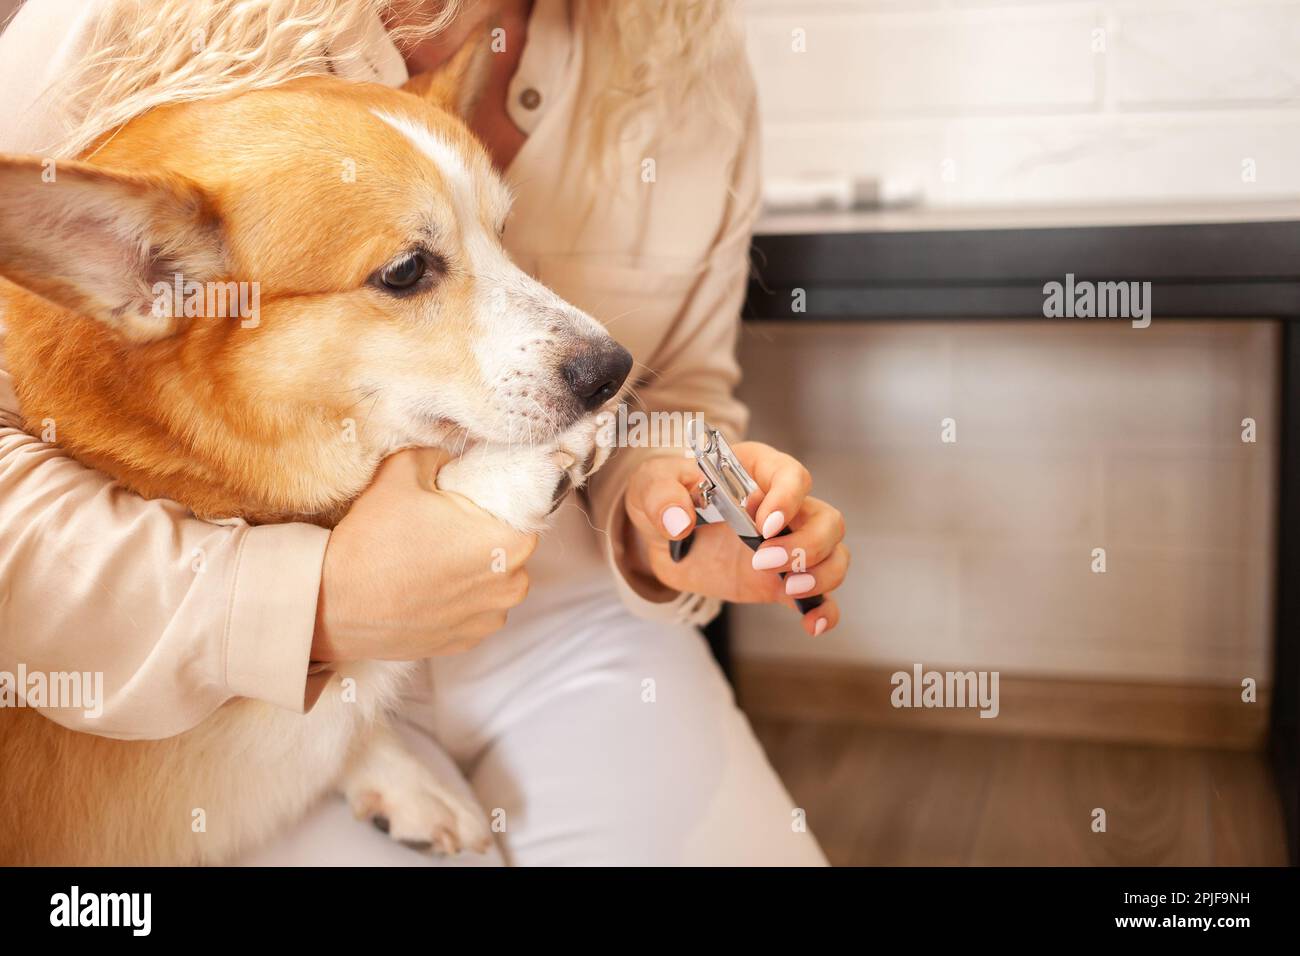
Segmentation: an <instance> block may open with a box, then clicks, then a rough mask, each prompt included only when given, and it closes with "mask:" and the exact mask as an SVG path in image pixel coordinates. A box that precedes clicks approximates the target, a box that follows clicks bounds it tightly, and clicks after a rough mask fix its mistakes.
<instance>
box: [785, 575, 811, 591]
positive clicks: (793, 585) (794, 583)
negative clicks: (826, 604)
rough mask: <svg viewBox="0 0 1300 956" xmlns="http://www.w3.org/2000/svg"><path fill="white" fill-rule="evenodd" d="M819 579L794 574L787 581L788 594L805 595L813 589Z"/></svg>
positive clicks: (786, 589)
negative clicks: (805, 592)
mask: <svg viewBox="0 0 1300 956" xmlns="http://www.w3.org/2000/svg"><path fill="white" fill-rule="evenodd" d="M816 583H817V579H816V578H815V577H813V576H812V575H811V574H792V575H790V576H789V577H788V578H786V579H785V593H786V594H803V593H804V591H809V590H811V589H812V587H813V585H814V584H816Z"/></svg>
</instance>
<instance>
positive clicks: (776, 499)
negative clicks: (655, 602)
mask: <svg viewBox="0 0 1300 956" xmlns="http://www.w3.org/2000/svg"><path fill="white" fill-rule="evenodd" d="M733 449H734V451H735V453H736V457H737V458H739V459H740V462H741V464H742V465H744V466H745V470H746V471H748V472H749V473H750V475H751V476H752V477H753V478H754V480H755V481H756V482H757V483H758V486H759V491H758V492H756V493H755V494H754V495H753V496H751V500H750V501H749V503H748V504H749V510H750V514H751V515H752V516H753V518H754V524H755V525H756V526H757V527H758V528H759V530H760V532H761V533H762V535H763V537H764V538H766V539H768V540H767V541H766V542H765V543H764V544H763V545H762V547H760V548H759V549H758V551H757V552H754V551H750V550H749V548H748V547H746V545H745V544H744V543H743V542H742V541H741V540H740V539H739V538H738V537H737V536H736V534H735V532H734V531H732V530H731V529H730V528H729V527H727V526H726V525H704V526H701V527H698V528H697V527H696V516H695V509H694V505H693V504H692V502H691V489H692V488H694V487H695V486H696V485H697V484H698V483H699V480H700V472H699V469H698V468H697V467H696V465H695V462H694V460H693V459H688V458H683V457H678V456H674V455H665V456H663V457H659V458H651V459H649V460H647V461H645V462H644V463H642V464H641V465H640V467H638V468H637V469H636V471H634V472H633V473H632V477H631V479H630V480H629V482H628V488H627V493H626V495H625V497H624V505H625V507H626V509H627V515H628V519H629V536H630V537H632V538H633V539H634V540H630V541H628V542H627V543H628V548H627V549H626V551H627V554H628V555H629V560H631V561H632V562H633V563H634V565H635V566H636V569H637V570H639V571H641V572H642V573H648V574H650V575H651V576H652V577H654V578H655V579H656V580H658V581H660V582H661V583H662V584H663V585H665V586H666V587H669V588H672V589H673V590H675V591H690V592H693V593H695V594H707V595H709V596H710V597H717V598H722V599H723V600H726V601H732V602H739V603H773V602H779V603H782V604H786V605H788V606H790V607H792V608H793V607H794V599H795V598H797V597H799V598H802V597H810V596H811V595H814V594H821V595H827V597H826V600H825V601H824V603H823V604H822V605H821V607H818V608H814V609H813V610H811V611H808V612H807V613H806V614H804V615H803V627H804V630H805V631H807V632H808V633H809V634H812V635H814V636H815V635H818V634H821V633H823V632H824V631H827V630H829V629H830V628H832V627H834V626H835V625H836V624H838V623H839V619H840V611H839V606H838V605H837V604H836V603H835V599H834V598H833V597H830V596H829V593H830V592H831V591H833V590H834V589H835V588H837V587H839V586H840V584H841V583H842V582H843V580H844V575H845V573H846V572H847V571H848V567H849V552H848V549H847V548H846V547H845V546H844V517H843V516H842V515H841V514H840V513H839V511H837V510H836V509H835V508H833V507H831V506H830V505H829V504H827V503H826V502H824V501H822V500H820V499H819V498H814V497H812V496H810V495H809V494H808V491H809V489H810V488H811V487H812V476H811V475H810V474H809V473H808V469H806V468H805V467H804V466H803V465H802V464H800V463H799V461H798V460H796V459H795V458H793V457H791V456H790V455H787V454H785V453H784V452H780V451H777V450H776V449H775V448H772V447H771V446H769V445H764V444H762V443H761V442H740V443H739V444H737V445H735V446H733ZM787 526H788V527H789V528H790V529H791V533H790V534H788V535H785V536H783V537H780V538H775V537H774V536H775V535H776V534H778V533H779V532H780V531H781V529H782V528H785V527H787ZM692 530H694V532H695V540H694V541H693V542H692V543H691V549H690V552H689V553H688V554H687V555H686V557H685V558H683V559H682V560H681V561H680V562H675V561H673V560H672V557H671V556H670V554H669V551H668V544H669V542H670V541H675V540H680V539H682V538H685V537H686V536H687V535H689V534H690V533H691V532H692ZM782 571H784V572H787V576H786V578H785V580H782V579H781V578H780V576H779V575H780V572H782Z"/></svg>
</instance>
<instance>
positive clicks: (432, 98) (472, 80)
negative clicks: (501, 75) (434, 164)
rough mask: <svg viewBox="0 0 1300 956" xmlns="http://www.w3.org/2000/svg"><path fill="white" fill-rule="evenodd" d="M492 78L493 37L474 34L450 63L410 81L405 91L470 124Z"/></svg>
mask: <svg viewBox="0 0 1300 956" xmlns="http://www.w3.org/2000/svg"><path fill="white" fill-rule="evenodd" d="M491 74H492V34H491V32H490V31H485V32H479V31H475V32H474V33H472V34H470V36H469V39H467V40H466V41H465V42H464V43H462V44H461V45H460V49H459V50H457V51H456V52H455V53H453V54H452V56H451V59H449V60H447V62H445V63H443V64H442V65H441V66H439V67H438V68H437V69H435V70H430V71H429V72H428V73H419V74H417V75H415V76H413V77H411V78H410V79H409V80H407V81H406V83H405V84H404V85H403V86H402V89H404V90H405V91H406V92H408V93H414V94H415V95H416V96H418V97H420V99H423V100H428V101H429V102H430V103H433V104H435V105H437V106H441V107H442V108H443V109H445V110H447V111H448V112H449V113H454V114H455V115H457V116H459V117H460V118H461V119H464V120H468V119H469V116H470V114H471V113H473V112H474V107H475V106H477V105H478V101H479V99H480V98H482V96H483V90H484V89H485V88H486V87H487V82H488V79H489V77H490V76H491Z"/></svg>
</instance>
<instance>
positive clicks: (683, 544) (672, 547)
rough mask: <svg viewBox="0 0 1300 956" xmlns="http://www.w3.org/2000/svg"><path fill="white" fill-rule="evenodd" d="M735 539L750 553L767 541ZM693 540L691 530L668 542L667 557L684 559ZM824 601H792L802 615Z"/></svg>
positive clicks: (817, 597)
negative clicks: (745, 546)
mask: <svg viewBox="0 0 1300 956" xmlns="http://www.w3.org/2000/svg"><path fill="white" fill-rule="evenodd" d="M789 533H790V529H789V528H785V529H783V530H781V531H779V532H777V533H776V534H774V535H772V537H773V538H781V537H784V536H785V535H787V534H789ZM737 537H739V538H740V540H741V541H743V542H745V544H747V545H748V546H749V550H750V551H757V550H758V549H759V548H761V547H762V546H763V542H764V540H768V539H765V538H763V536H762V535H743V534H742V535H737ZM694 540H695V531H694V530H693V529H692V531H691V533H690V534H688V535H687V536H686V537H684V538H681V539H679V540H677V541H669V542H668V553H669V555H671V557H672V559H673V560H674V561H680V560H681V559H682V558H684V557H686V555H687V554H689V553H690V550H691V542H692V541H694ZM785 575H786V572H784V571H782V572H781V580H782V581H784V580H785ZM825 600H826V599H825V598H824V597H823V596H822V595H820V594H814V595H813V596H812V597H806V598H795V599H794V606H795V607H797V608H798V609H799V611H800V613H802V614H807V613H808V612H809V611H811V610H812V609H813V608H817V607H821V606H822V603H823V602H824V601H825Z"/></svg>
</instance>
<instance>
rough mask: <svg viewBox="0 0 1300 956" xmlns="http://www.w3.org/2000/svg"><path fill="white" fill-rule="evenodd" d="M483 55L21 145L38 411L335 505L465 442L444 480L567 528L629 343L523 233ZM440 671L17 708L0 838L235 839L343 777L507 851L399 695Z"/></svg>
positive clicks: (264, 831) (207, 491)
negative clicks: (159, 713) (48, 148)
mask: <svg viewBox="0 0 1300 956" xmlns="http://www.w3.org/2000/svg"><path fill="white" fill-rule="evenodd" d="M486 52H487V51H486V49H485V48H484V47H483V46H482V44H479V43H474V44H467V45H466V46H465V47H464V48H462V50H461V51H459V52H458V53H457V54H456V55H455V56H453V57H452V59H451V60H449V61H448V62H447V63H446V64H445V65H444V66H443V67H442V68H440V69H439V70H438V71H436V72H435V73H433V74H425V75H422V76H420V77H417V78H415V79H413V80H412V81H411V82H410V83H409V84H407V86H406V87H404V88H403V89H391V88H387V87H383V86H378V85H371V84H359V83H350V82H345V81H342V80H339V79H337V78H334V77H326V76H323V77H311V78H303V79H299V80H295V81H292V82H290V83H287V84H284V85H282V86H278V87H275V88H273V89H265V90H256V91H251V92H245V93H242V94H238V95H234V96H228V97H223V98H214V99H208V100H198V101H192V102H184V103H177V104H171V105H168V106H165V107H161V108H158V109H155V110H152V111H149V112H146V113H144V114H143V115H141V116H139V117H137V118H135V119H134V120H132V121H131V122H129V123H128V124H126V125H125V126H124V127H122V128H121V129H119V130H118V131H116V132H115V133H114V134H113V135H111V136H109V137H107V138H105V139H104V140H102V141H101V143H100V144H99V147H98V149H97V150H95V151H92V152H91V153H89V154H87V157H86V158H83V159H82V160H79V161H71V160H70V161H67V162H58V163H55V164H53V165H51V164H50V163H48V162H44V161H42V160H41V159H39V158H22V157H0V276H3V280H0V315H2V316H3V321H4V323H5V325H6V327H7V341H6V357H7V360H8V363H9V368H10V371H11V372H12V375H13V378H14V382H15V388H16V392H17V394H18V397H19V401H20V404H21V408H22V413H23V416H24V418H25V420H26V422H27V423H28V425H29V426H30V427H31V428H33V429H34V430H35V431H37V432H39V431H40V430H41V423H42V422H44V421H46V420H52V421H53V422H55V423H57V429H56V434H57V442H58V444H59V445H61V446H62V447H63V448H65V449H66V450H67V451H68V452H69V453H70V454H72V455H73V456H75V457H76V458H77V459H79V460H80V461H81V462H83V463H84V464H86V465H88V466H91V467H93V468H96V469H98V470H100V471H102V472H105V473H107V474H109V475H111V476H112V477H113V478H115V479H116V480H117V481H118V482H119V483H120V484H121V485H122V486H124V487H126V488H129V489H131V490H132V491H134V492H136V493H137V494H140V495H142V496H144V497H147V498H160V497H161V498H170V499H173V500H175V501H178V502H180V503H181V504H183V505H185V506H187V507H188V508H189V509H191V510H192V511H193V512H194V514H196V515H198V516H199V517H203V518H207V519H211V520H217V519H227V518H242V519H245V520H247V521H249V522H251V523H264V522H280V521H310V522H315V523H317V524H320V525H323V526H326V527H329V526H332V525H333V524H334V523H335V522H337V521H338V520H339V518H341V517H342V515H343V514H344V513H346V511H347V509H348V506H349V503H350V502H351V501H352V500H353V499H354V498H355V497H356V496H357V495H358V494H359V493H360V492H361V491H362V490H363V489H364V488H365V487H366V486H367V484H368V483H369V482H370V480H371V478H372V476H373V474H374V472H375V470H376V468H377V467H378V465H379V463H380V461H381V460H382V459H383V458H384V457H385V456H387V455H389V454H391V453H392V452H394V451H396V450H399V449H402V448H408V447H443V448H447V449H448V450H449V451H451V452H453V453H455V452H458V451H460V450H461V449H462V447H464V448H465V449H466V450H465V451H464V453H463V454H461V455H460V456H459V457H458V458H456V459H455V460H453V461H452V462H450V463H449V464H447V465H446V466H444V467H443V468H442V469H441V471H440V472H439V473H438V476H437V484H438V487H439V488H441V489H443V490H446V491H452V492H456V493H459V494H462V495H464V496H465V497H467V498H469V499H470V500H472V501H474V502H475V503H477V504H478V505H480V506H481V507H483V508H485V509H486V510H488V511H489V512H491V513H493V514H494V515H496V516H497V517H499V518H500V519H501V520H503V521H505V522H507V523H508V524H510V525H512V526H514V527H515V528H519V529H527V530H538V529H540V528H541V527H542V526H543V525H544V522H545V520H546V518H547V516H548V515H549V514H550V512H551V511H552V510H553V509H554V507H555V505H556V504H557V503H558V501H559V500H560V498H562V497H563V494H564V493H565V492H566V491H567V490H568V489H569V488H571V487H574V486H578V485H581V484H582V483H583V482H584V481H585V480H586V478H587V477H588V476H589V475H590V474H591V473H592V472H593V471H594V470H595V469H596V468H597V467H599V466H600V464H602V462H603V460H604V458H605V456H606V455H607V454H608V449H607V448H606V447H605V446H606V444H607V443H605V442H601V441H598V440H597V431H598V424H597V419H598V413H599V412H600V411H602V410H603V409H604V408H606V407H608V406H610V405H612V404H613V403H614V402H615V401H616V400H617V398H618V394H619V393H620V390H621V388H622V385H623V383H624V380H625V379H626V377H627V375H628V373H629V371H630V370H631V366H632V358H631V356H630V355H629V354H628V353H627V351H625V350H624V349H623V348H622V347H621V346H620V345H618V344H617V343H616V342H615V341H614V340H613V339H612V338H611V337H610V336H609V334H608V333H607V332H606V331H605V329H604V328H603V327H602V326H601V325H600V324H599V323H598V322H597V321H596V320H595V319H593V318H591V317H590V316H588V315H586V314H584V313H583V312H581V311H579V310H578V309H577V308H575V307H573V306H572V305H570V304H569V303H567V302H565V301H563V300H562V299H560V298H559V297H558V296H556V295H555V294H554V293H552V292H551V291H549V290H548V289H546V288H544V287H543V286H542V285H540V284H539V283H538V282H536V281H535V280H534V279H532V278H531V277H529V276H528V275H527V274H525V273H524V272H523V271H522V270H520V269H519V268H518V267H516V266H515V265H514V264H513V263H511V261H510V260H509V258H508V257H507V255H506V253H505V251H504V249H503V247H502V244H501V233H502V230H503V228H504V224H505V219H506V216H507V213H508V211H509V208H510V196H509V193H508V191H507V189H506V187H505V186H504V185H503V184H502V182H501V180H500V178H499V177H498V176H497V174H496V172H495V170H494V169H493V166H492V163H491V160H490V159H489V156H488V153H487V151H486V150H485V149H484V148H483V146H482V145H481V144H480V143H479V142H478V141H477V140H475V138H474V137H473V135H472V134H471V133H470V131H469V129H468V127H467V126H466V125H465V122H464V119H463V117H465V116H466V115H467V111H468V110H469V109H470V108H471V107H472V105H473V102H474V98H475V95H476V92H477V90H479V89H481V87H482V83H483V79H484V77H485V74H486V59H487V57H486V56H485V55H484V54H486ZM182 279H183V281H182ZM245 283H248V284H252V285H253V286H254V287H255V289H256V294H255V295H253V296H251V297H250V296H242V295H239V296H236V295H234V293H235V292H236V291H238V290H239V289H242V288H243V287H244V284H245ZM212 286H215V287H218V288H221V289H230V290H231V292H232V296H233V298H234V300H236V301H237V302H238V303H242V304H245V305H246V304H248V303H249V302H250V301H251V302H254V303H256V305H257V314H256V316H250V315H248V314H247V311H248V310H247V309H234V310H232V309H226V310H224V311H225V312H232V311H233V312H236V313H237V314H234V315H226V316H225V317H212V316H207V315H202V314H200V315H196V314H194V312H195V311H196V310H195V309H192V308H190V307H189V306H190V304H191V303H192V301H194V299H195V297H193V296H191V295H189V294H188V293H187V292H186V290H192V289H194V288H200V289H202V288H206V287H212ZM198 298H202V297H201V296H200V297H198ZM182 299H183V300H184V301H182ZM348 432H351V434H346V433H348ZM345 434H346V437H345ZM457 546H464V547H472V546H473V543H472V542H466V543H458V545H457ZM486 551H487V548H486V547H485V556H484V560H490V559H491V558H490V556H489V555H488V554H487V553H486ZM213 626H214V627H215V626H218V625H217V622H214V623H213ZM413 666H414V665H411V664H405V663H393V662H383V661H373V662H361V663H356V664H348V665H341V666H339V667H337V676H336V677H335V678H334V683H333V685H332V686H331V687H327V688H326V690H325V692H324V693H323V694H322V695H321V696H320V698H319V700H318V701H317V703H316V704H315V706H314V707H313V709H312V710H311V711H310V712H309V713H307V714H305V715H300V714H294V713H290V712H288V711H285V710H282V709H280V708H277V707H275V706H273V705H270V704H268V703H265V702H262V701H258V700H252V699H233V700H230V701H228V702H227V703H226V704H225V705H223V706H222V707H220V708H218V710H217V711H216V712H214V713H213V714H212V715H211V716H209V717H208V718H206V719H205V720H203V721H202V722H201V723H200V724H198V725H197V726H195V727H194V728H193V729H191V730H189V731H187V732H185V733H183V734H180V735H178V736H175V737H171V738H167V739H162V740H119V739H112V738H108V737H101V736H95V735H91V734H84V733H77V732H74V731H71V730H68V729H66V728H64V727H62V726H60V725H58V724H56V723H54V722H53V721H51V720H48V719H47V718H45V717H44V716H42V715H41V714H40V713H39V712H38V711H36V710H33V709H31V708H27V707H9V708H3V709H0V807H2V808H3V810H2V811H0V864H9V865H12V864H71V865H104V864H111V865H185V864H219V863H224V862H229V861H231V860H233V859H235V858H236V857H237V856H238V855H239V854H240V853H241V852H244V851H247V850H249V849H251V848H253V847H256V846H258V845H260V844H262V843H264V842H265V841H266V840H268V839H269V838H270V837H272V836H273V835H274V834H275V833H276V832H277V831H279V830H281V829H283V828H284V827H286V826H288V825H289V824H291V823H293V822H294V821H295V820H297V819H299V818H301V817H302V816H303V815H304V813H305V812H306V811H307V809H308V808H309V807H310V806H311V805H312V804H313V802H315V801H316V800H318V799H319V798H320V797H321V796H322V795H324V794H326V793H328V792H329V791H330V790H331V789H336V790H338V791H340V792H341V793H342V794H343V796H344V797H345V798H346V799H347V800H348V801H349V803H350V804H351V806H352V808H353V810H354V811H355V813H356V814H357V815H358V817H361V818H372V819H374V820H375V822H376V823H378V824H380V825H381V826H382V825H383V821H382V820H381V819H380V818H383V819H384V820H386V821H387V830H388V834H389V836H390V837H391V838H392V839H394V840H397V841H401V842H404V843H408V844H413V845H417V846H419V847H421V848H432V849H435V850H440V851H444V852H448V853H455V852H459V851H460V850H462V849H473V850H479V851H481V850H484V849H486V848H487V846H488V845H489V842H490V839H491V837H490V833H489V829H488V826H487V824H486V821H485V819H484V816H483V813H482V811H481V810H480V808H478V807H477V806H476V805H474V803H473V802H472V801H471V800H468V799H467V798H464V797H462V796H460V795H459V793H458V791H457V790H456V789H455V788H453V787H449V786H448V785H447V783H446V782H445V781H442V780H439V779H438V778H437V776H436V775H435V774H434V773H433V772H431V771H430V770H429V769H427V768H426V767H425V766H424V765H423V764H422V763H420V762H419V761H417V760H416V759H415V758H414V757H413V756H412V755H411V754H410V753H409V752H408V751H407V750H406V749H405V748H404V746H403V745H402V743H401V742H400V741H399V740H398V738H397V736H396V735H395V732H394V731H393V730H392V729H391V727H390V725H389V724H388V722H387V720H386V717H385V714H386V712H387V711H388V710H389V709H390V708H391V706H392V705H393V704H394V703H395V701H396V698H397V696H398V694H399V692H400V689H401V686H402V683H403V680H404V678H405V677H406V675H408V674H409V672H410V669H411V668H412V667H413ZM343 677H348V678H352V680H353V681H354V683H355V700H353V699H351V698H350V697H348V695H344V694H341V693H339V692H338V681H339V678H343ZM345 698H346V699H345ZM200 809H201V810H202V811H203V816H204V822H205V825H204V827H203V828H201V829H202V830H203V832H195V830H196V829H200V828H196V827H195V826H194V821H195V819H196V817H195V814H196V811H198V810H200Z"/></svg>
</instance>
